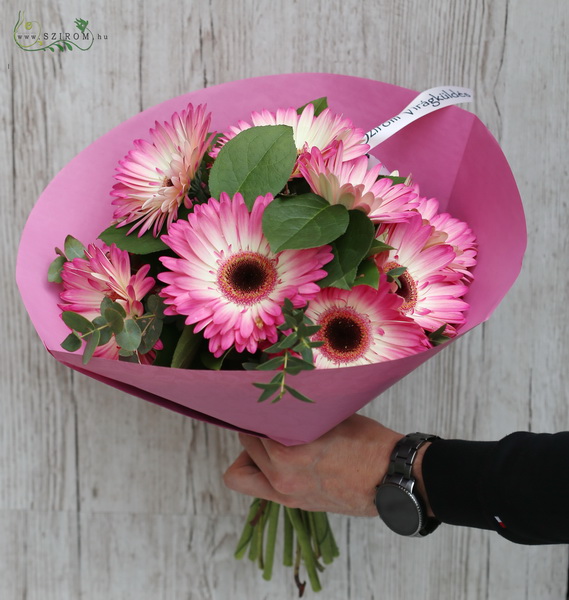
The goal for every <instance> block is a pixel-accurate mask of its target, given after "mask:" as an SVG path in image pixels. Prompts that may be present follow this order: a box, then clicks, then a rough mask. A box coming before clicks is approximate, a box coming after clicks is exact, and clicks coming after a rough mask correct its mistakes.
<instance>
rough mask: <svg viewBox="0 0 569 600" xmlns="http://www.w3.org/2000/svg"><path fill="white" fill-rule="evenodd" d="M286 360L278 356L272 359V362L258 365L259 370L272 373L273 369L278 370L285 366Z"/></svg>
mask: <svg viewBox="0 0 569 600" xmlns="http://www.w3.org/2000/svg"><path fill="white" fill-rule="evenodd" d="M284 359H285V357H284V356H276V357H275V358H271V360H268V361H267V362H264V363H261V364H259V365H257V370H258V371H272V370H273V369H278V368H279V367H281V366H282V365H283V364H284Z"/></svg>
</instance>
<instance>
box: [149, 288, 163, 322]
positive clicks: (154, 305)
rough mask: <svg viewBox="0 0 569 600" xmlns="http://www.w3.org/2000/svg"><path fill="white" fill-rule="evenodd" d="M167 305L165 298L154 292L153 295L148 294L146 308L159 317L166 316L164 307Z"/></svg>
mask: <svg viewBox="0 0 569 600" xmlns="http://www.w3.org/2000/svg"><path fill="white" fill-rule="evenodd" d="M165 308H166V305H165V304H164V300H163V299H162V298H161V297H160V296H157V295H156V294H152V296H148V299H147V300H146V309H147V310H148V312H149V313H152V314H153V315H156V316H157V317H158V318H159V319H162V318H163V317H164V309H165Z"/></svg>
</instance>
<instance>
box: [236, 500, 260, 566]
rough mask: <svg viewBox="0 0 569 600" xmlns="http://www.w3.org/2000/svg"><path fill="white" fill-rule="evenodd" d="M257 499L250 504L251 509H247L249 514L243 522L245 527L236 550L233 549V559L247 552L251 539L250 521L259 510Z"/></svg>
mask: <svg viewBox="0 0 569 600" xmlns="http://www.w3.org/2000/svg"><path fill="white" fill-rule="evenodd" d="M259 503H260V500H259V498H255V499H254V500H253V502H252V503H251V507H250V508H249V514H248V515H247V520H246V521H245V526H244V527H243V532H242V533H241V537H240V538H239V541H238V542H237V548H236V549H235V554H234V556H235V558H237V559H238V560H239V559H241V558H243V557H244V556H245V552H246V551H247V547H248V546H249V544H250V542H251V538H252V537H253V525H252V524H251V521H252V520H253V518H254V517H255V515H256V514H257V511H258V510H259Z"/></svg>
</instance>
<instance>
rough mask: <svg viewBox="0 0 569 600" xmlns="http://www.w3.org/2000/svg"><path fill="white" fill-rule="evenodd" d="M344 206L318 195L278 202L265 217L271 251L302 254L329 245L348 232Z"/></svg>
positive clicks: (268, 209) (266, 234)
mask: <svg viewBox="0 0 569 600" xmlns="http://www.w3.org/2000/svg"><path fill="white" fill-rule="evenodd" d="M349 221H350V218H349V215H348V211H347V209H346V207H345V206H343V205H341V204H334V205H331V204H330V203H329V202H328V201H327V200H325V199H324V198H321V197H320V196H317V195H316V194H303V195H302V196H293V197H290V198H286V199H285V198H275V199H274V200H273V201H272V202H271V203H270V204H269V205H268V206H267V207H266V208H265V212H264V213H263V233H264V234H265V237H266V238H267V239H268V240H269V244H270V245H271V250H272V251H273V252H280V251H281V250H287V249H291V250H301V249H303V248H317V247H318V246H322V245H323V244H329V243H330V242H333V241H334V240H335V239H337V238H338V237H340V236H341V235H342V234H343V233H344V232H345V231H346V229H347V228H348V224H349Z"/></svg>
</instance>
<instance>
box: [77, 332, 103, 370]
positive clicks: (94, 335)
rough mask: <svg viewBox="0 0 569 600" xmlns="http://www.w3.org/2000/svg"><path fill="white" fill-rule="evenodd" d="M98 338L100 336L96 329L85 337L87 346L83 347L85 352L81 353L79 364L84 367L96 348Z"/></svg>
mask: <svg viewBox="0 0 569 600" xmlns="http://www.w3.org/2000/svg"><path fill="white" fill-rule="evenodd" d="M99 338H100V334H99V330H98V329H94V330H93V331H92V332H91V333H90V334H89V335H86V336H85V339H86V340H87V345H86V346H85V350H84V351H83V358H82V359H81V362H82V363H83V364H84V365H86V364H87V363H88V362H89V361H90V360H91V357H92V356H93V352H95V350H96V349H97V346H98V345H99Z"/></svg>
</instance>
